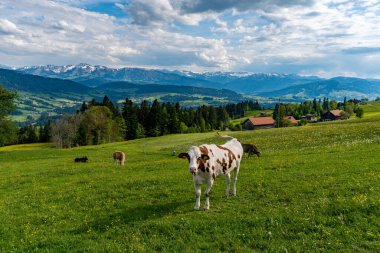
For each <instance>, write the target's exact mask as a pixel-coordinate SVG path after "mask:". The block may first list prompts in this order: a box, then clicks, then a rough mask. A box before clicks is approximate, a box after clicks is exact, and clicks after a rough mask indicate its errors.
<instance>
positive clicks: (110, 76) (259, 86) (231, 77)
mask: <svg viewBox="0 0 380 253" xmlns="http://www.w3.org/2000/svg"><path fill="white" fill-rule="evenodd" d="M18 70H19V71H22V72H26V73H29V74H34V75H41V76H45V77H56V78H63V79H70V80H73V81H77V82H80V83H82V84H85V85H87V86H92V87H95V86H98V85H101V84H103V83H107V82H111V81H128V82H133V83H145V84H146V83H149V84H172V85H173V84H174V85H189V86H195V87H204V88H218V89H220V88H225V89H231V90H234V91H236V92H241V93H247V94H255V93H258V92H268V91H272V90H279V89H283V88H286V87H289V86H292V85H298V84H304V83H308V82H312V81H317V80H320V78H318V77H313V76H299V75H287V74H263V73H249V72H205V73H195V72H191V71H179V70H175V71H171V70H158V69H144V68H109V67H105V66H99V65H96V66H93V65H90V64H86V63H81V64H78V65H65V66H54V65H47V66H32V67H23V68H20V69H18Z"/></svg>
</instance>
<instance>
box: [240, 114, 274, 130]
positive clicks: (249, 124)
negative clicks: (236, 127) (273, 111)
mask: <svg viewBox="0 0 380 253" xmlns="http://www.w3.org/2000/svg"><path fill="white" fill-rule="evenodd" d="M275 124H276V122H275V121H274V119H272V117H252V118H248V119H246V120H245V121H244V122H243V123H242V125H243V130H256V129H268V128H274V127H275Z"/></svg>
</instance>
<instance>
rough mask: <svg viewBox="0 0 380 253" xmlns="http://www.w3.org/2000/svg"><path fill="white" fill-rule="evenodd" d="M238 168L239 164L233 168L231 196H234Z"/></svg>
mask: <svg viewBox="0 0 380 253" xmlns="http://www.w3.org/2000/svg"><path fill="white" fill-rule="evenodd" d="M239 168H240V164H238V165H237V166H236V168H235V169H234V182H233V186H232V195H233V196H236V182H237V177H238V174H239Z"/></svg>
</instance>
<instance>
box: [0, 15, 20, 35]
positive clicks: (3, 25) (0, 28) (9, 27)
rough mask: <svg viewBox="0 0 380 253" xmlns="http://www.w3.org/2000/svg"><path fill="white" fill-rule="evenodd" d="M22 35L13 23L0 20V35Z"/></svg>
mask: <svg viewBox="0 0 380 253" xmlns="http://www.w3.org/2000/svg"><path fill="white" fill-rule="evenodd" d="M21 33H23V32H22V30H20V29H19V28H18V27H17V26H16V25H15V24H14V23H12V22H11V21H9V20H7V19H3V18H1V19H0V34H21Z"/></svg>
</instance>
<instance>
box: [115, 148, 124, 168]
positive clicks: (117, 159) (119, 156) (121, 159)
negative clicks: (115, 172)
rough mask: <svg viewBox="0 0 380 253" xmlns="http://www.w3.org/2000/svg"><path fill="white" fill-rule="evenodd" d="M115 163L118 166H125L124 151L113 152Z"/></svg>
mask: <svg viewBox="0 0 380 253" xmlns="http://www.w3.org/2000/svg"><path fill="white" fill-rule="evenodd" d="M113 161H114V162H116V163H117V164H120V165H124V162H125V153H124V152H123V151H115V152H113Z"/></svg>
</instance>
